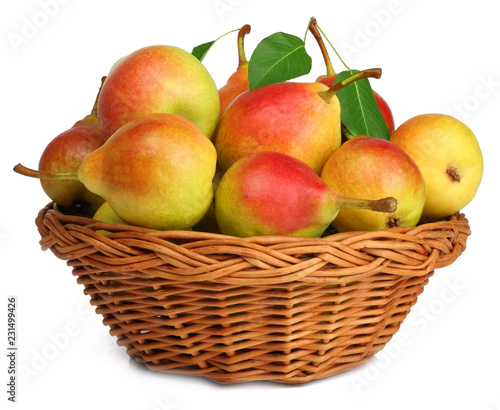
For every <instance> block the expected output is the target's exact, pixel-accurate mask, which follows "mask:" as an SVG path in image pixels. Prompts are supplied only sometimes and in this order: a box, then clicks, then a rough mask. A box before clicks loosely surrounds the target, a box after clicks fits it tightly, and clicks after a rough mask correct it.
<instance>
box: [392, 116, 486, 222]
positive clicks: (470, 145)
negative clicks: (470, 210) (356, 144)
mask: <svg viewBox="0 0 500 410" xmlns="http://www.w3.org/2000/svg"><path fill="white" fill-rule="evenodd" d="M390 140H391V142H393V143H394V144H396V145H398V146H399V147H400V148H402V149H403V151H405V152H406V153H407V154H408V155H409V156H410V157H411V158H412V159H413V160H414V161H415V162H416V163H417V165H418V167H419V169H420V171H421V173H422V175H423V177H424V181H425V192H426V194H425V206H424V210H423V213H422V216H423V217H427V218H438V219H440V218H445V217H448V216H450V215H453V214H454V213H456V212H458V211H460V210H461V209H462V208H464V207H465V206H466V205H467V204H468V203H469V202H470V201H471V200H472V199H473V198H474V196H475V195H476V192H477V189H478V187H479V185H480V183H481V178H482V175H483V155H482V153H481V149H480V147H479V143H478V141H477V139H476V136H475V135H474V134H473V132H472V131H471V130H470V128H469V127H467V125H465V124H464V123H463V122H461V121H460V120H458V119H456V118H454V117H452V116H449V115H445V114H422V115H417V116H415V117H413V118H410V119H409V120H407V121H406V122H404V123H403V124H401V125H400V126H399V127H398V128H397V129H396V131H395V132H394V133H393V134H392V135H391V138H390Z"/></svg>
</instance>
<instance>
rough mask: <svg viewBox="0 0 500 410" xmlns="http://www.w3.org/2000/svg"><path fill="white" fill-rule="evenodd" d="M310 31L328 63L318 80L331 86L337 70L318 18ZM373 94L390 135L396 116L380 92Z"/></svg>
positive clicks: (312, 21) (310, 26)
mask: <svg viewBox="0 0 500 410" xmlns="http://www.w3.org/2000/svg"><path fill="white" fill-rule="evenodd" d="M309 31H310V32H311V33H312V35H313V36H314V38H315V39H316V41H317V42H318V45H319V47H320V50H321V54H322V55H323V59H324V61H325V64H326V75H320V76H319V77H318V78H317V79H316V81H317V82H320V83H322V84H325V85H326V86H327V87H331V86H332V84H333V82H334V81H335V77H336V76H337V74H336V72H335V70H334V69H333V66H332V62H331V60H330V56H329V54H328V51H327V50H326V47H325V43H324V42H323V38H322V37H321V34H320V32H319V30H318V28H317V27H316V19H315V18H314V17H313V18H311V20H310V22H309ZM373 95H374V96H375V101H376V102H377V105H378V107H379V109H380V112H381V113H382V116H383V117H384V120H385V123H386V125H387V129H388V130H389V135H391V134H392V133H393V132H394V129H395V125H394V116H393V114H392V110H391V109H390V107H389V104H387V102H386V101H385V100H384V99H383V98H382V97H381V96H380V94H378V93H377V92H376V91H373Z"/></svg>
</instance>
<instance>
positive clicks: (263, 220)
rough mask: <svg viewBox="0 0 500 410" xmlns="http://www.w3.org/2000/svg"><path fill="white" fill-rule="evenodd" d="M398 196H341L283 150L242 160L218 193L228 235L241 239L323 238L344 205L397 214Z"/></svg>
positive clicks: (217, 210) (220, 220) (223, 227)
mask: <svg viewBox="0 0 500 410" xmlns="http://www.w3.org/2000/svg"><path fill="white" fill-rule="evenodd" d="M396 206H397V202H396V200H395V199H394V198H383V199H380V200H376V201H368V200H364V199H357V198H347V197H345V196H342V195H339V194H337V193H336V192H335V191H333V190H332V189H331V188H329V187H328V185H326V184H325V183H324V182H323V181H322V180H321V178H320V177H319V176H318V175H317V174H316V173H315V172H314V171H313V170H312V169H311V168H310V167H309V166H308V165H306V164H305V163H303V162H302V161H300V160H298V159H296V158H293V157H291V156H289V155H287V154H283V153H279V152H258V153H255V154H249V155H247V156H245V157H244V158H241V159H239V160H238V161H236V162H235V163H234V164H233V165H232V166H231V167H230V168H229V170H228V171H227V172H226V173H225V174H224V175H223V177H222V179H221V181H220V183H219V186H218V187H217V191H216V193H215V216H216V219H217V223H218V226H219V228H220V230H221V232H222V233H223V234H226V235H233V236H239V237H249V236H257V235H290V236H308V237H319V236H321V235H322V234H323V232H324V231H325V230H326V228H327V227H328V226H329V225H330V224H331V222H332V221H333V220H334V219H335V217H336V216H337V214H338V213H339V210H340V209H342V208H369V209H373V210H376V211H379V212H394V211H395V209H396Z"/></svg>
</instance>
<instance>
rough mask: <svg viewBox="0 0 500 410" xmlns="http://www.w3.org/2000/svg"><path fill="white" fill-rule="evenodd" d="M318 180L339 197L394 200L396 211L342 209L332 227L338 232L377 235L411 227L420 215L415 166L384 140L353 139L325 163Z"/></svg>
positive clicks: (420, 185) (420, 187) (421, 188)
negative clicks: (373, 233) (364, 232)
mask: <svg viewBox="0 0 500 410" xmlns="http://www.w3.org/2000/svg"><path fill="white" fill-rule="evenodd" d="M321 179H322V180H323V181H324V182H325V183H326V184H327V185H328V186H330V187H331V188H332V189H333V190H334V191H336V192H338V193H339V194H342V195H346V196H352V197H357V198H367V199H376V198H381V197H386V196H390V197H394V198H396V200H397V201H398V207H397V210H396V211H393V212H387V213H375V212H373V211H370V210H366V209H342V210H341V211H340V212H339V214H338V216H337V218H335V220H334V221H333V223H332V225H333V227H334V228H335V229H337V230H338V231H340V232H345V231H380V230H383V229H387V228H392V227H399V226H415V225H416V224H417V223H418V222H419V220H420V217H421V215H422V210H423V208H424V202H425V183H424V179H423V177H422V174H421V173H420V170H419V168H418V166H417V164H415V162H414V161H413V160H412V159H411V158H410V157H409V156H408V155H407V154H406V153H405V152H404V151H403V150H402V149H401V148H399V147H398V146H397V145H395V144H393V143H392V142H389V141H387V140H383V139H379V138H370V137H367V136H361V135H360V136H357V137H354V138H353V139H351V140H349V141H346V142H345V143H344V144H342V146H341V147H340V148H339V149H337V150H336V151H335V152H334V153H333V154H332V156H331V157H330V158H329V159H328V161H327V162H326V164H325V166H324V168H323V171H322V173H321Z"/></svg>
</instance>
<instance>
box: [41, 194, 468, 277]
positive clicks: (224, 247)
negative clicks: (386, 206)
mask: <svg viewBox="0 0 500 410" xmlns="http://www.w3.org/2000/svg"><path fill="white" fill-rule="evenodd" d="M36 223H37V226H38V229H39V231H40V234H41V236H42V240H41V241H40V243H41V246H42V249H43V250H46V249H49V248H51V249H52V251H54V249H53V245H54V240H56V241H57V240H58V238H54V235H51V236H50V238H48V239H47V238H45V239H44V237H45V235H46V234H47V230H48V228H47V226H45V225H46V224H49V225H50V224H58V227H57V228H56V231H58V230H60V231H65V232H64V233H60V234H59V233H58V235H57V236H61V237H63V236H65V235H66V236H67V235H69V236H70V239H69V240H68V243H69V244H71V243H72V242H77V241H83V242H85V243H86V244H87V245H88V246H95V247H96V248H98V249H103V248H110V249H111V248H112V247H113V246H118V248H120V247H122V248H123V246H125V247H127V248H128V245H123V244H124V243H126V244H128V243H130V241H132V239H131V238H133V239H134V240H138V241H140V242H141V243H142V244H145V245H146V247H149V248H150V249H148V251H149V250H151V251H152V252H159V253H160V254H161V252H163V251H165V252H167V254H168V252H171V251H172V252H181V253H182V254H183V256H186V255H187V256H186V257H188V258H189V257H191V256H193V255H194V256H195V259H196V261H195V262H196V263H195V265H194V266H197V265H204V264H208V265H210V263H212V262H214V261H213V259H211V258H212V255H213V254H217V253H226V252H227V253H230V254H232V255H234V254H235V255H237V256H238V257H241V258H242V260H246V261H251V262H252V263H256V266H257V267H259V265H260V267H263V271H265V273H264V274H262V273H258V274H257V275H256V276H255V277H253V276H252V274H247V275H245V274H241V273H238V272H236V273H234V274H233V277H232V278H231V279H229V277H230V276H231V273H228V274H227V275H228V277H226V273H224V274H221V273H219V274H220V275H221V276H217V274H215V273H213V272H212V271H211V268H210V267H206V268H199V269H198V271H199V272H198V273H199V274H192V273H191V272H190V273H189V275H188V276H185V274H182V273H180V274H179V275H176V274H175V273H169V274H168V275H167V277H168V278H170V279H173V278H175V279H176V280H179V279H181V278H182V277H185V278H186V280H190V281H203V280H214V279H216V278H217V280H225V281H230V282H232V283H235V284H237V283H241V284H245V283H253V284H257V283H261V284H269V283H272V282H273V281H275V282H276V283H284V282H287V281H291V280H294V279H299V278H300V279H301V280H304V279H307V280H308V281H312V282H321V281H324V280H328V278H327V277H325V278H322V277H321V275H316V274H314V270H315V269H320V270H321V266H319V267H318V264H323V265H324V264H325V263H324V262H321V261H319V260H318V258H316V256H317V255H318V254H319V253H321V254H325V255H326V254H328V253H332V256H331V257H330V259H332V260H333V259H335V260H337V259H339V258H338V255H337V254H338V253H340V254H341V255H340V259H342V258H344V259H345V260H339V261H340V266H336V271H335V272H331V273H330V274H331V275H333V276H338V275H347V276H351V277H352V276H358V275H361V274H365V273H373V272H375V271H379V272H384V273H390V274H398V275H402V276H423V275H426V274H428V273H429V272H431V271H433V270H434V269H436V268H442V267H445V266H448V265H450V264H452V263H453V262H454V261H455V260H456V259H457V258H458V257H459V256H460V254H461V253H462V252H463V251H464V250H465V247H466V241H467V237H468V236H469V235H470V234H471V231H470V226H469V223H468V220H467V219H466V218H465V215H464V214H461V213H460V214H455V215H453V216H451V217H450V218H449V219H447V220H441V221H435V222H429V223H424V224H420V225H417V226H415V227H400V228H390V229H387V230H384V231H373V232H372V231H359V232H345V233H334V234H332V235H329V236H325V237H322V238H309V237H292V236H256V237H248V238H239V237H234V236H228V235H223V234H219V233H211V232H200V231H180V230H176V231H175V230H173V231H158V230H154V229H148V228H143V227H137V226H132V225H123V224H114V223H104V222H99V221H96V220H93V219H91V218H88V217H82V216H73V215H66V214H63V213H62V212H61V210H60V209H58V207H57V205H56V204H54V203H53V202H51V203H49V204H48V205H47V206H45V207H44V208H43V209H42V210H40V212H39V215H38V217H37V219H36ZM51 229H52V227H51ZM66 229H69V230H71V232H72V233H71V234H69V233H68V232H67V231H66ZM99 230H106V231H109V232H111V233H110V234H109V235H101V234H100V233H98V232H96V231H99ZM72 235H75V236H76V237H72ZM178 244H182V245H178ZM165 246H166V247H167V248H168V249H167V250H165V249H164V248H165ZM179 246H181V247H179ZM171 248H175V249H173V250H172V249H171ZM201 248H203V249H201ZM301 251H303V252H304V253H305V254H307V255H308V256H309V255H311V256H310V257H309V258H303V259H301V258H298V257H297V256H296V253H297V252H299V253H300V252H301ZM200 252H201V255H200V254H199V253H200ZM118 253H119V252H117V254H118ZM342 253H345V254H346V256H343V255H342ZM72 256H73V255H58V257H60V258H61V259H66V260H68V259H71V257H72ZM173 257H175V255H174V256H173ZM306 259H307V260H306ZM298 264H299V265H300V269H298V268H297V269H296V268H294V267H293V265H298ZM266 266H267V267H268V269H267V271H266ZM111 268H112V267H111ZM306 268H307V269H310V271H311V273H312V274H311V275H310V274H309V273H304V269H306ZM273 269H274V270H275V272H273V271H272V270H273ZM191 270H192V269H191ZM296 270H300V271H301V273H300V275H298V276H294V275H295V274H294V271H296ZM235 275H236V276H235Z"/></svg>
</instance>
